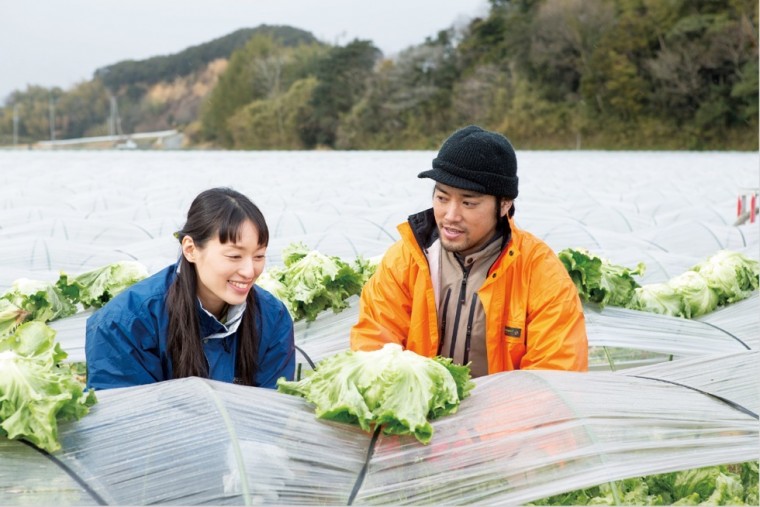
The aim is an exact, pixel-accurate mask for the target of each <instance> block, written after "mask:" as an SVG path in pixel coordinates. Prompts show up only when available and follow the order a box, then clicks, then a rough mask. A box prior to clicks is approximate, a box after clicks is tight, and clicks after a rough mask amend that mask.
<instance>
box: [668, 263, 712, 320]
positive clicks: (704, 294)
mask: <svg viewBox="0 0 760 507" xmlns="http://www.w3.org/2000/svg"><path fill="white" fill-rule="evenodd" d="M667 283H668V285H669V286H670V287H672V288H673V290H674V291H676V293H677V294H678V295H679V296H680V297H681V300H682V301H683V313H684V317H686V318H687V319H693V318H695V317H699V316H701V315H704V314H706V313H710V312H711V311H713V310H715V309H716V308H717V307H718V293H717V292H715V290H713V289H712V288H710V287H709V286H708V285H707V281H706V280H705V279H704V278H702V276H701V275H700V274H699V273H697V272H696V271H685V272H683V273H681V274H680V275H678V276H676V277H673V278H671V279H670V280H668V282H667Z"/></svg>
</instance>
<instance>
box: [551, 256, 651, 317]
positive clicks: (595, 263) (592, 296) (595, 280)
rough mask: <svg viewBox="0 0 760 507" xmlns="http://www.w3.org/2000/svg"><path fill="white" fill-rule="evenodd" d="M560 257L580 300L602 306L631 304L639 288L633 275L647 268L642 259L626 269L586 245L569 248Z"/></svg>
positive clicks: (642, 272) (641, 273) (640, 273)
mask: <svg viewBox="0 0 760 507" xmlns="http://www.w3.org/2000/svg"><path fill="white" fill-rule="evenodd" d="M558 256H559V259H560V260H561V261H562V264H564V266H565V269H566V270H567V272H568V273H569V274H570V278H571V279H572V280H573V283H574V284H575V287H576V288H577V289H578V294H579V296H580V297H581V299H582V300H583V301H590V302H592V303H597V304H598V305H599V306H601V307H602V308H604V307H605V306H607V305H611V306H622V307H625V306H626V305H628V303H629V302H630V300H631V298H632V297H633V291H634V290H635V289H636V288H638V287H639V283H638V282H637V281H636V280H635V279H634V278H633V277H634V275H639V276H640V275H643V274H644V270H645V266H644V264H643V263H641V262H640V263H639V264H638V265H637V266H636V268H635V269H631V268H626V267H625V266H621V265H618V264H614V263H612V262H611V261H610V260H609V259H605V258H603V257H599V256H598V255H595V254H592V253H591V252H589V251H588V250H586V249H584V248H566V249H564V250H562V251H561V252H559V254H558Z"/></svg>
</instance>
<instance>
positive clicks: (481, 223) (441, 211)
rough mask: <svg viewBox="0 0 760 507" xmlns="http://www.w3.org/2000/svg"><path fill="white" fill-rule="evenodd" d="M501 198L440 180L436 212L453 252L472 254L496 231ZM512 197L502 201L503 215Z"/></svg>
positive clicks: (435, 194)
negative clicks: (497, 209) (497, 211)
mask: <svg viewBox="0 0 760 507" xmlns="http://www.w3.org/2000/svg"><path fill="white" fill-rule="evenodd" d="M497 202H498V199H497V198H495V197H494V196H492V195H486V194H480V193H478V192H473V191H472V190H462V189H460V188H456V187H450V186H448V185H444V184H443V183H436V184H435V190H434V191H433V213H434V215H435V223H436V224H437V225H438V232H439V235H440V238H441V245H443V248H445V249H446V250H448V251H450V252H455V253H459V254H461V255H469V254H471V253H473V252H477V251H478V250H480V249H481V248H482V247H483V246H484V245H485V244H486V242H487V241H488V240H489V239H491V238H492V237H493V235H494V234H495V233H496V225H497V223H498V221H497V213H496V206H497ZM510 206H512V201H511V200H506V199H502V200H501V203H499V216H505V215H506V214H507V212H508V211H509V208H510Z"/></svg>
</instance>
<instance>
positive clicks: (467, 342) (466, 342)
mask: <svg viewBox="0 0 760 507" xmlns="http://www.w3.org/2000/svg"><path fill="white" fill-rule="evenodd" d="M477 298H478V295H477V293H475V294H473V295H472V303H471V304H470V316H469V318H468V319H467V336H466V337H465V339H464V359H463V360H462V364H467V362H468V361H469V359H470V338H472V321H473V320H475V305H476V304H477Z"/></svg>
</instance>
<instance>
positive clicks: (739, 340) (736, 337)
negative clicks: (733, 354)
mask: <svg viewBox="0 0 760 507" xmlns="http://www.w3.org/2000/svg"><path fill="white" fill-rule="evenodd" d="M695 322H700V323H702V324H705V325H706V326H710V327H714V328H715V329H717V330H718V331H723V332H724V333H726V334H727V335H728V336H730V337H731V338H733V339H734V340H736V341H737V342H739V343H741V344H742V345H744V348H745V349H747V350H752V347H750V346H749V345H747V344H746V343H744V342H743V341H741V339H740V338H739V337H738V336H735V335H734V334H732V333H729V332H728V331H726V330H725V329H723V328H722V327H718V326H716V325H715V324H713V323H711V322H707V321H706V320H696V321H695Z"/></svg>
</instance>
